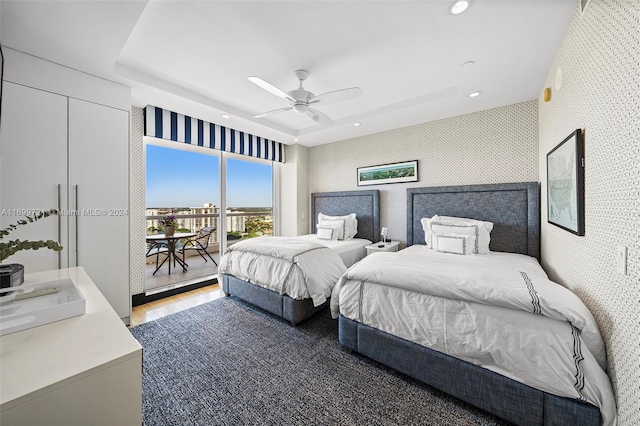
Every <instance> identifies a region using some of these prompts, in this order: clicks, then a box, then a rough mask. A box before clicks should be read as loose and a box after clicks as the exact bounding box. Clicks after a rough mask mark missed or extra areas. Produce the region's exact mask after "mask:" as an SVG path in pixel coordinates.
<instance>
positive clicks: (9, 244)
mask: <svg viewBox="0 0 640 426" xmlns="http://www.w3.org/2000/svg"><path fill="white" fill-rule="evenodd" d="M57 214H58V210H55V209H51V210H48V211H42V212H38V213H36V214H35V215H33V216H25V219H26V220H25V219H21V220H19V221H18V222H16V223H15V224H11V225H9V226H8V227H7V228H4V229H0V240H4V237H6V236H7V235H9V234H10V233H11V231H14V230H15V229H16V228H18V226H23V225H27V224H29V223H33V222H37V221H38V220H39V219H42V218H45V217H49V216H53V215H57ZM40 248H48V249H51V250H53V251H60V250H62V246H61V245H60V244H58V243H57V242H56V241H53V240H46V241H44V240H39V241H21V240H12V241H6V242H5V241H0V262H4V260H5V259H6V258H8V257H9V256H11V255H13V254H14V253H16V252H18V251H21V250H38V249H40ZM23 281H24V267H23V266H22V265H19V264H16V263H9V264H4V263H0V287H1V288H5V287H11V286H16V285H20V284H22V282H23Z"/></svg>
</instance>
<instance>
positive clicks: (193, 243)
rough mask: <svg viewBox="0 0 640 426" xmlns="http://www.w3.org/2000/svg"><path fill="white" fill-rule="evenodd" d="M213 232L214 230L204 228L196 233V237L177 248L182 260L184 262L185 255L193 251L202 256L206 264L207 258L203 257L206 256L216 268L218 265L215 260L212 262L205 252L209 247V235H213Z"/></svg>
mask: <svg viewBox="0 0 640 426" xmlns="http://www.w3.org/2000/svg"><path fill="white" fill-rule="evenodd" d="M215 231H216V228H212V227H205V228H202V229H201V230H200V231H198V235H196V236H195V237H192V238H189V239H188V240H187V241H186V242H185V243H184V244H182V245H181V247H180V248H179V251H180V253H182V259H183V260H184V258H185V254H186V252H187V251H189V250H195V251H196V252H198V254H199V255H200V256H202V258H203V259H204V261H205V262H207V258H206V257H204V255H205V254H206V255H207V257H208V258H209V259H211V261H212V262H213V263H214V264H215V265H216V266H218V263H217V262H216V261H215V260H213V257H211V255H210V254H209V252H208V251H207V247H209V238H210V237H211V234H212V233H214V232H215ZM203 253H204V254H203Z"/></svg>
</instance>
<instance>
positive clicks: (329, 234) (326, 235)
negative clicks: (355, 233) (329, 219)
mask: <svg viewBox="0 0 640 426" xmlns="http://www.w3.org/2000/svg"><path fill="white" fill-rule="evenodd" d="M316 227H317V228H318V234H317V235H318V239H320V240H337V239H338V232H339V231H340V230H341V229H342V225H341V224H339V223H326V224H320V223H319V224H317V225H316Z"/></svg>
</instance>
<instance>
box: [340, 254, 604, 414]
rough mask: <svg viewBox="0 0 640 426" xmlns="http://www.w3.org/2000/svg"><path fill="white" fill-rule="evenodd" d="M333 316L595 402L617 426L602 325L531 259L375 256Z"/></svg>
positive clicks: (353, 271) (348, 279) (361, 267)
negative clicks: (550, 279)
mask: <svg viewBox="0 0 640 426" xmlns="http://www.w3.org/2000/svg"><path fill="white" fill-rule="evenodd" d="M331 308H332V314H333V315H334V316H337V315H338V314H342V315H343V316H345V317H346V318H349V319H352V320H355V321H357V322H360V323H363V324H365V325H368V326H371V327H374V328H376V329H379V330H382V331H384V332H386V333H389V334H392V335H394V336H397V337H400V338H403V339H405V340H408V341H412V342H415V343H418V344H420V345H422V346H425V347H429V348H431V349H435V350H437V351H439V352H442V353H446V354H448V355H451V356H454V357H456V358H458V359H462V360H464V361H468V362H471V363H473V364H475V365H478V366H480V367H483V368H486V369H488V370H491V371H494V372H496V373H499V374H501V375H503V376H506V377H509V378H511V379H513V380H516V381H518V382H520V383H524V384H526V385H529V386H532V387H534V388H536V389H540V390H542V391H545V392H548V393H551V394H554V395H558V396H563V397H569V398H577V399H581V400H583V401H587V402H589V403H591V404H593V405H596V406H597V407H599V408H600V410H601V413H602V416H603V421H604V424H605V425H611V424H614V422H615V418H616V414H615V402H614V398H613V392H612V389H611V384H610V382H609V379H608V376H607V375H606V373H605V371H604V370H605V368H606V356H605V348H604V343H603V341H602V338H601V337H600V334H599V331H598V327H597V324H596V323H595V320H594V319H593V317H592V316H591V314H590V312H589V311H588V310H587V309H586V307H585V306H584V305H583V304H582V302H581V301H580V299H578V298H577V296H575V295H574V294H573V293H571V292H570V291H569V290H567V289H565V288H564V287H562V286H560V285H558V284H556V283H553V282H552V281H549V280H548V277H547V275H546V274H545V272H544V270H543V269H542V268H541V267H540V265H539V264H538V262H537V260H535V259H534V258H531V257H529V256H524V255H518V254H512V253H497V252H491V253H490V254H489V255H476V256H460V255H454V254H446V253H438V252H434V251H433V250H429V249H428V248H426V247H425V246H411V247H409V248H407V249H405V250H402V251H400V252H398V253H374V254H372V255H370V256H368V257H366V258H365V259H364V260H363V261H362V262H360V263H358V264H357V265H355V266H354V267H352V268H350V269H349V270H348V271H347V272H346V273H345V274H344V275H343V277H342V278H341V279H340V281H339V282H338V284H337V285H336V286H335V288H334V291H333V295H332V299H331Z"/></svg>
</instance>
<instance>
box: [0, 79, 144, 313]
mask: <svg viewBox="0 0 640 426" xmlns="http://www.w3.org/2000/svg"><path fill="white" fill-rule="evenodd" d="M96 84H100V83H96ZM102 84H104V83H102ZM2 102H3V104H2V126H1V128H0V177H1V179H0V180H1V182H2V183H1V187H0V191H1V192H0V210H1V211H2V212H3V214H2V216H1V217H0V226H2V228H5V227H7V226H8V225H9V224H10V223H15V222H16V220H18V219H21V218H22V216H24V215H25V212H26V210H27V209H51V208H60V209H62V210H63V211H64V213H65V214H64V215H63V216H61V217H49V218H45V219H43V220H42V221H41V222H40V221H39V222H38V223H35V224H29V225H28V226H24V227H19V229H17V230H16V231H14V232H12V233H11V235H10V238H11V239H15V238H20V239H36V240H41V239H51V240H56V241H59V242H60V244H61V245H62V246H63V247H64V250H63V251H62V252H60V253H56V252H53V251H51V250H47V249H40V250H38V251H37V252H34V251H22V252H19V253H16V254H15V255H13V256H11V257H10V258H9V259H7V261H6V262H9V263H21V264H23V265H25V272H26V273H32V272H38V271H45V270H50V269H55V268H60V267H73V266H83V267H84V268H85V269H86V271H87V273H88V274H89V276H90V277H91V278H92V279H93V280H94V282H95V283H96V285H97V286H98V288H99V289H100V291H102V293H103V294H104V296H105V297H106V298H107V300H108V301H109V303H111V306H112V307H113V308H114V309H115V310H116V312H117V313H118V315H119V316H120V318H123V319H124V320H125V322H128V321H129V317H130V313H131V295H130V286H129V268H130V257H129V246H130V238H129V127H130V125H129V111H126V110H122V109H119V108H114V107H111V106H105V105H101V104H99V103H96V102H87V101H83V100H79V99H75V98H73V97H69V96H64V95H60V94H55V93H51V92H49V91H46V90H40V89H38V88H32V87H26V86H23V85H20V84H14V83H12V82H9V81H6V82H5V83H4V91H3V100H2ZM76 194H77V198H76ZM4 213H9V214H4Z"/></svg>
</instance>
